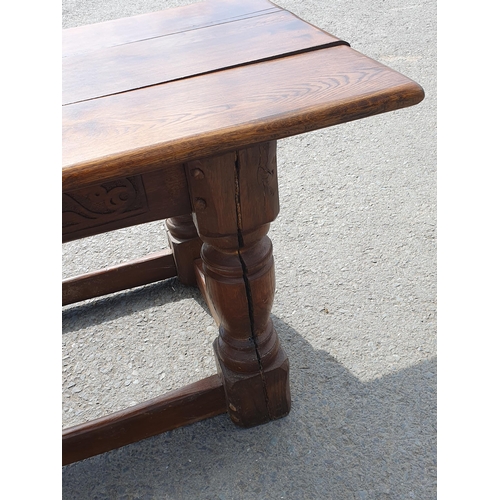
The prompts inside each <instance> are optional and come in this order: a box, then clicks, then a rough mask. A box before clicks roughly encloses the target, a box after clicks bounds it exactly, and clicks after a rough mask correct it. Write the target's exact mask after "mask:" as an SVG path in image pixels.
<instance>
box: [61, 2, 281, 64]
mask: <svg viewBox="0 0 500 500" xmlns="http://www.w3.org/2000/svg"><path fill="white" fill-rule="evenodd" d="M280 10H282V9H281V8H280V7H278V6H276V5H275V4H273V3H271V2H269V1H268V0H217V1H213V0H212V1H211V0H209V1H205V2H198V3H193V4H191V5H186V6H183V7H177V8H175V9H167V10H162V11H158V12H149V13H147V14H141V15H138V16H133V17H125V18H122V19H114V20H111V21H105V22H102V23H96V24H91V25H88V26H78V27H76V28H69V29H66V30H63V33H62V54H63V57H67V56H71V55H76V54H85V53H89V52H93V51H96V50H100V49H103V48H106V47H113V46H115V45H123V44H126V43H131V42H136V41H138V40H145V39H148V38H155V37H159V36H165V35H171V34H174V33H179V32H185V31H190V30H196V29H203V28H206V27H208V26H213V25H216V24H227V23H230V22H233V21H237V20H239V19H246V18H250V17H255V16H260V15H262V14H267V13H269V12H278V11H280Z"/></svg>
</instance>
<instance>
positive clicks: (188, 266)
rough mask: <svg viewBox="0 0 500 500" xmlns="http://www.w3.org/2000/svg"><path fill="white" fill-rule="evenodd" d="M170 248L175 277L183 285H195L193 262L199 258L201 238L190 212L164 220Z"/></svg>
mask: <svg viewBox="0 0 500 500" xmlns="http://www.w3.org/2000/svg"><path fill="white" fill-rule="evenodd" d="M165 225H166V226H167V230H168V239H169V242H170V248H172V251H173V253H174V260H175V266H176V268H177V277H178V278H179V281H180V282H181V283H184V285H191V286H196V275H195V269H194V262H195V260H196V259H199V258H200V250H201V244H202V242H201V240H200V238H199V236H198V231H197V230H196V226H195V225H194V223H193V216H192V215H191V214H187V215H180V216H178V217H171V218H169V219H167V220H166V221H165Z"/></svg>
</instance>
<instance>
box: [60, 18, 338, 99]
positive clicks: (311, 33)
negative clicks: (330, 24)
mask: <svg viewBox="0 0 500 500" xmlns="http://www.w3.org/2000/svg"><path fill="white" fill-rule="evenodd" d="M335 42H339V39H338V38H336V37H333V36H331V35H328V34H326V33H325V32H323V31H321V30H319V29H318V28H315V27H314V26H311V25H310V24H307V23H305V22H303V21H302V20H300V19H298V18H297V17H295V16H294V15H293V14H291V13H290V12H287V11H279V12H272V13H269V14H266V15H261V16H258V17H252V18H245V19H241V20H237V21H233V22H231V23H226V24H217V25H213V26H209V27H206V28H203V29H197V30H191V31H188V32H182V33H176V34H173V35H170V36H161V37H155V38H149V39H146V40H141V41H137V42H134V43H128V44H125V45H119V46H114V47H110V48H105V49H102V50H100V51H97V52H91V53H88V54H84V55H80V56H73V57H67V58H64V59H63V105H65V104H69V103H72V102H77V101H82V100H87V99H94V98H97V97H102V96H106V95H111V94H115V93H118V92H125V91H128V90H132V89H137V88H141V87H147V86H149V85H156V84H158V83H166V82H170V81H173V80H178V79H181V78H186V77H189V76H193V75H198V74H203V73H207V72H210V71H216V70H220V69H223V68H227V67H231V66H237V65H241V64H248V63H249V62H252V61H253V62H255V61H259V60H262V59H268V58H271V57H278V56H280V57H282V56H283V55H284V54H287V53H292V52H298V51H302V50H306V49H311V48H313V47H316V46H320V45H325V44H332V43H335ZM228 47H231V50H228Z"/></svg>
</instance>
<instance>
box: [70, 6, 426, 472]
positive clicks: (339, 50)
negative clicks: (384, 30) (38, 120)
mask: <svg viewBox="0 0 500 500" xmlns="http://www.w3.org/2000/svg"><path fill="white" fill-rule="evenodd" d="M62 65H63V103H62V123H63V127H62V130H63V155H62V156H63V168H62V206H63V208H62V211H63V218H62V220H63V227H62V233H63V242H67V241H71V240H75V239H78V238H84V237H86V236H91V235H95V234H98V233H103V232H107V231H111V230H115V229H119V228H124V227H128V226H132V225H134V224H142V223H145V222H151V221H154V220H160V219H166V226H167V229H168V235H169V240H170V249H169V250H165V251H161V252H156V253H154V254H151V255H148V256H146V257H144V258H142V259H139V260H136V261H133V262H129V263H126V264H123V265H119V266H115V267H113V268H108V269H105V270H102V271H98V272H94V273H89V274H86V275H82V276H77V277H75V278H71V279H68V280H65V281H64V282H63V304H71V303H74V302H78V301H81V300H85V299H88V298H90V297H94V296H99V295H104V294H108V293H112V292H116V291H119V290H123V289H127V288H133V287H135V286H139V285H144V284H146V283H151V282H154V281H159V280H163V279H167V278H171V277H173V276H178V278H179V280H180V281H181V282H182V283H184V284H187V285H197V286H199V288H200V289H201V291H202V293H203V296H204V298H205V300H206V301H207V304H208V305H209V308H210V311H211V312H212V315H213V317H214V319H215V321H216V322H217V324H218V325H219V335H218V337H217V339H216V340H215V342H214V350H215V357H216V362H217V374H216V375H213V376H212V377H209V378H206V379H204V380H201V381H199V382H196V383H194V384H191V385H189V386H186V387H184V388H182V389H179V390H177V391H173V392H170V393H167V394H165V395H164V396H160V397H157V398H155V399H153V400H150V401H147V402H145V403H141V404H139V405H136V406H133V407H131V408H128V409H126V410H122V411H120V412H118V413H115V414H112V415H108V416H105V417H102V418H99V419H97V420H94V421H91V422H86V423H83V424H81V425H78V426H74V427H71V428H69V429H65V430H64V431H63V463H64V464H67V463H71V462H74V461H77V460H81V459H84V458H87V457H90V456H93V455H96V454H99V453H103V452H105V451H108V450H111V449H114V448H117V447H120V446H124V445H126V444H129V443H132V442H134V441H138V440H140V439H144V438H146V437H149V436H153V435H155V434H159V433H161V432H164V431H167V430H170V429H174V428H176V427H179V426H181V425H185V424H188V423H192V422H196V421H199V420H201V419H204V418H207V417H210V416H214V415H217V414H220V413H224V412H228V413H229V415H230V417H231V419H232V420H233V422H235V423H236V424H238V425H241V426H246V427H248V426H253V425H258V424H262V423H265V422H267V421H269V420H272V419H276V418H280V417H283V416H285V415H286V414H288V412H289V410H290V389H289V380H288V358H287V356H286V354H285V352H284V351H283V349H282V347H281V346H280V343H279V340H278V336H277V334H276V331H275V329H274V327H273V324H272V321H271V319H270V312H271V307H272V303H273V297H274V289H275V277H274V261H273V254H272V244H271V241H270V239H269V238H268V237H267V236H266V233H267V232H268V229H269V225H270V223H271V222H272V221H273V220H274V219H275V218H276V217H277V215H278V210H279V203H278V183H277V172H276V140H277V139H280V138H283V137H288V136H291V135H295V134H300V133H303V132H308V131H311V130H314V129H318V128H321V127H327V126H331V125H336V124H339V123H344V122H347V121H351V120H357V119H360V118H364V117H367V116H371V115H375V114H378V113H384V112H387V111H392V110H396V109H399V108H403V107H406V106H411V105H414V104H417V103H418V102H420V101H421V100H422V99H423V97H424V93H423V90H422V88H421V87H420V86H419V85H418V84H416V83H415V82H413V81H412V80H410V79H408V78H406V77H405V76H403V75H401V74H400V73H398V72H396V71H393V70H391V69H389V68H388V67H386V66H384V65H383V64H380V63H378V62H376V61H374V60H372V59H370V58H368V57H366V56H364V55H362V54H360V53H359V52H357V51H356V50H354V49H353V48H351V47H350V46H349V44H348V43H347V42H345V41H343V40H340V39H338V38H336V37H334V36H332V35H330V34H328V33H326V32H324V31H322V30H321V29H319V28H316V27H314V26H312V25H310V24H308V23H307V22H305V21H303V20H301V19H299V18H298V17H296V16H295V15H294V14H292V13H290V12H288V11H286V10H284V9H282V8H280V7H278V6H277V5H275V4H273V3H271V2H269V1H268V0H207V1H206V2H202V3H197V4H193V5H188V6H185V7H180V8H176V9H169V10H165V11H162V12H153V13H150V14H144V15H140V16H136V17H131V18H125V19H119V20H115V21H109V22H104V23H99V24H94V25H89V26H82V27H77V28H72V29H67V30H63V58H62Z"/></svg>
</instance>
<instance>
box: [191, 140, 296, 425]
mask: <svg viewBox="0 0 500 500" xmlns="http://www.w3.org/2000/svg"><path fill="white" fill-rule="evenodd" d="M187 175H188V178H189V184H190V192H191V197H192V204H193V208H194V222H195V224H196V227H197V229H198V233H199V235H200V238H201V240H202V241H203V246H202V250H201V258H202V262H203V266H202V271H203V273H204V277H205V287H206V296H207V297H208V300H210V301H211V307H213V309H214V310H215V311H216V314H217V316H218V319H219V321H220V326H219V337H218V338H217V339H216V341H215V342H214V350H215V355H216V360H217V363H218V371H219V374H220V376H221V377H222V381H223V384H224V389H225V392H226V399H227V403H228V412H229V414H230V416H231V418H232V420H233V421H234V422H235V423H237V424H238V425H241V426H244V427H249V426H253V425H258V424H262V423H265V422H268V421H269V420H272V419H276V418H280V417H283V416H285V415H287V414H288V412H289V411H290V389H289V379H288V358H287V356H286V355H285V353H284V351H283V349H282V347H281V346H280V342H279V339H278V336H277V334H276V330H275V329H274V326H273V323H272V321H271V319H270V312H271V308H272V304H273V299H274V291H275V276H274V259H273V255H272V244H271V240H270V239H269V238H268V237H267V236H266V233H267V232H268V229H269V223H270V222H271V221H272V220H274V219H275V218H276V216H277V215H278V211H279V203H278V188H277V178H276V143H275V142H271V143H267V144H264V145H259V146H254V147H251V148H247V149H244V150H240V151H237V152H236V153H228V154H225V155H222V156H218V157H214V158H209V159H206V160H203V161H195V162H190V163H188V164H187Z"/></svg>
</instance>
